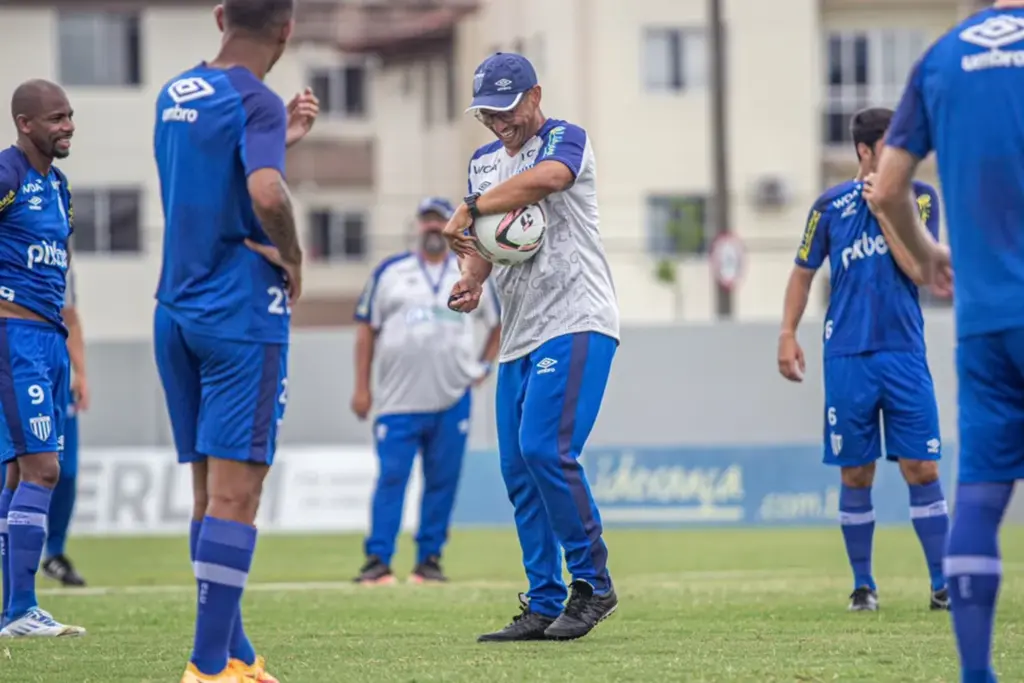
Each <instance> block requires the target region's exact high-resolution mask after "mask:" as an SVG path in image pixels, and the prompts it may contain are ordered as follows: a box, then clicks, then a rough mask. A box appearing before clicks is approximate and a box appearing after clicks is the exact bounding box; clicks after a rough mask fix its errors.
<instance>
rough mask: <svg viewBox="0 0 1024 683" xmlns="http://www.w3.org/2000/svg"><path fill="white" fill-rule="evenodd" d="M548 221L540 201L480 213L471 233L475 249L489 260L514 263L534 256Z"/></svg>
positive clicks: (503, 264) (508, 264) (512, 264)
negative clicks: (489, 213)
mask: <svg viewBox="0 0 1024 683" xmlns="http://www.w3.org/2000/svg"><path fill="white" fill-rule="evenodd" d="M547 225H548V221H547V216H546V215H545V213H544V209H543V208H542V207H541V205H540V204H530V205H529V206H524V207H523V208H521V209H516V210H514V211H509V212H508V213H506V214H504V215H495V216H480V217H479V218H476V219H474V220H473V226H472V227H471V228H470V233H471V234H472V235H473V237H474V239H475V241H476V247H477V251H479V252H480V255H481V256H483V257H484V258H485V259H487V260H488V261H490V262H491V263H496V264H498V265H502V266H515V265H519V264H520V263H525V262H526V261H529V260H530V259H531V258H533V257H534V255H536V253H537V251H538V250H539V249H540V246H541V244H543V242H544V232H545V230H546V229H547Z"/></svg>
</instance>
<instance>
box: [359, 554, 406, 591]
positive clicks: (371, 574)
mask: <svg viewBox="0 0 1024 683" xmlns="http://www.w3.org/2000/svg"><path fill="white" fill-rule="evenodd" d="M353 581H355V582H356V583H361V584H363V585H364V586H382V585H387V584H392V583H394V582H395V581H396V579H395V575H394V574H393V573H392V572H391V567H389V566H387V565H386V564H384V562H383V561H382V560H381V559H380V558H379V557H377V556H376V555H370V556H369V557H367V558H366V564H364V565H363V566H362V568H361V569H360V570H359V576H357V577H356V578H355V579H353Z"/></svg>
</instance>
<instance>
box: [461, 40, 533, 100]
mask: <svg viewBox="0 0 1024 683" xmlns="http://www.w3.org/2000/svg"><path fill="white" fill-rule="evenodd" d="M535 85H537V72H536V71H535V70H534V68H533V64H530V60H529V59H527V58H526V57H524V56H522V55H517V54H515V53H513V52H496V53H494V54H493V55H491V56H490V57H488V58H487V59H485V60H484V61H483V63H482V64H481V65H480V66H478V67H477V68H476V73H475V74H473V101H472V102H471V103H470V105H469V107H468V108H467V109H466V111H469V110H471V109H493V110H495V111H509V110H510V109H514V108H515V106H516V105H517V104H519V100H520V99H522V97H523V93H524V92H526V91H527V90H529V89H530V88H532V87H534V86H535Z"/></svg>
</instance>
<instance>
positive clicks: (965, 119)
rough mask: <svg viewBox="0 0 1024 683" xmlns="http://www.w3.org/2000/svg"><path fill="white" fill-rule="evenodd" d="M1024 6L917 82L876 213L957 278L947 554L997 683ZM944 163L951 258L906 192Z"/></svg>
mask: <svg viewBox="0 0 1024 683" xmlns="http://www.w3.org/2000/svg"><path fill="white" fill-rule="evenodd" d="M1022 55H1024V2H1021V1H1020V0H1015V1H1013V2H1010V1H1007V0H1002V1H1000V2H997V3H995V5H994V6H993V7H992V8H990V9H986V10H982V11H980V12H978V13H976V14H974V15H972V16H970V17H968V18H967V19H965V20H964V21H962V22H961V23H960V24H959V25H958V26H956V27H954V28H953V29H951V30H950V31H949V32H948V33H946V34H945V35H944V36H942V37H941V38H939V39H938V40H937V41H936V42H935V43H934V44H933V45H932V46H931V48H929V50H928V51H927V52H926V53H925V54H924V56H923V57H922V58H921V60H920V61H919V62H918V63H917V65H916V66H915V67H914V69H913V71H912V72H911V74H910V78H909V80H908V83H907V87H906V89H905V90H904V92H903V97H902V99H901V101H900V104H899V107H898V108H897V110H896V116H895V117H894V118H893V122H892V126H891V128H890V130H889V134H888V139H887V141H886V142H887V144H886V147H885V150H884V151H883V153H882V160H881V162H880V164H879V169H878V178H877V180H876V182H875V189H874V191H875V201H876V202H877V203H878V205H879V207H880V209H881V211H882V212H883V214H884V215H885V216H886V217H887V218H888V220H889V221H890V222H891V223H892V226H893V229H894V231H895V232H896V233H897V234H898V235H899V236H900V239H902V240H903V241H904V243H905V244H906V246H907V247H908V249H909V251H910V253H911V254H912V255H913V257H914V261H915V262H916V264H917V266H918V267H919V268H920V269H921V270H922V271H923V273H924V274H925V279H927V280H929V281H934V282H935V283H936V284H937V285H939V286H941V287H949V286H950V283H951V280H952V272H951V270H950V266H951V265H952V266H953V270H955V272H956V282H955V289H956V295H955V297H954V308H955V315H956V331H957V337H958V340H957V350H956V363H957V377H958V380H959V381H958V385H959V386H958V403H959V409H960V410H959V417H958V422H959V430H960V456H959V460H960V467H959V474H958V478H959V481H958V485H957V494H956V510H955V511H954V514H953V525H952V529H951V530H950V535H949V546H948V549H947V553H946V576H947V578H948V579H949V587H950V600H951V603H952V604H951V610H952V616H953V628H954V631H955V633H956V640H957V645H958V647H959V651H960V663H961V680H962V681H963V682H964V683H983V682H984V683H989V682H991V681H995V680H996V675H995V671H994V670H993V668H992V654H991V653H992V629H993V619H994V617H995V609H996V598H997V595H998V592H999V583H1000V578H1001V575H1002V564H1001V560H1000V554H999V544H998V533H999V527H1000V524H1001V523H1002V519H1003V514H1004V513H1005V511H1006V507H1007V505H1008V504H1009V501H1010V496H1011V494H1012V492H1013V486H1014V482H1015V481H1016V480H1018V479H1021V478H1024V400H1022V396H1024V307H1022V306H1021V301H1022V300H1024V123H1022V121H1021V108H1022V106H1024V69H1022V68H1021V64H1022V63H1024V62H1022V61H1021V57H1022ZM932 151H934V152H935V155H936V160H937V163H938V169H939V178H940V180H941V182H942V193H943V199H944V200H945V205H946V211H947V212H948V216H949V220H948V224H949V244H950V250H951V251H952V264H951V262H950V258H951V256H950V250H947V249H945V248H943V247H940V246H938V245H936V244H934V243H933V242H932V241H931V240H930V239H928V238H927V237H926V236H925V235H924V234H922V232H921V230H920V228H919V226H918V225H917V224H916V223H915V221H913V220H912V219H911V215H912V212H913V208H914V207H913V203H912V202H910V201H908V194H907V188H908V187H909V186H910V178H911V177H912V176H913V174H914V171H915V169H916V167H917V165H918V164H919V163H920V161H921V160H922V159H924V158H925V157H926V156H927V155H928V154H929V153H931V152H932Z"/></svg>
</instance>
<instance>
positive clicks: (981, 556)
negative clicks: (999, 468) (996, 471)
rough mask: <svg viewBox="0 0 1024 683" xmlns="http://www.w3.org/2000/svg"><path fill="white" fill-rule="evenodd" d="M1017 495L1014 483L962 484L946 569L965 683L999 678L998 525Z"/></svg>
mask: <svg viewBox="0 0 1024 683" xmlns="http://www.w3.org/2000/svg"><path fill="white" fill-rule="evenodd" d="M1012 493H1013V483H1012V482H998V483H984V484H960V486H959V487H957V494H956V509H955V511H954V513H953V529H952V531H951V532H950V534H949V548H948V549H947V552H946V563H945V564H946V566H945V569H946V577H947V578H948V581H949V600H950V611H951V612H952V613H953V631H954V632H955V634H956V644H957V649H958V650H959V651H960V667H961V680H962V681H963V683H991V682H993V681H995V680H996V677H995V672H994V671H993V670H992V627H993V623H994V621H995V613H996V598H997V597H998V596H999V581H1000V579H1001V578H1002V573H1003V567H1002V561H1001V560H1000V559H999V525H1000V524H1001V523H1002V521H1003V513H1004V512H1005V511H1006V507H1007V505H1009V503H1010V495H1011V494H1012Z"/></svg>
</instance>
